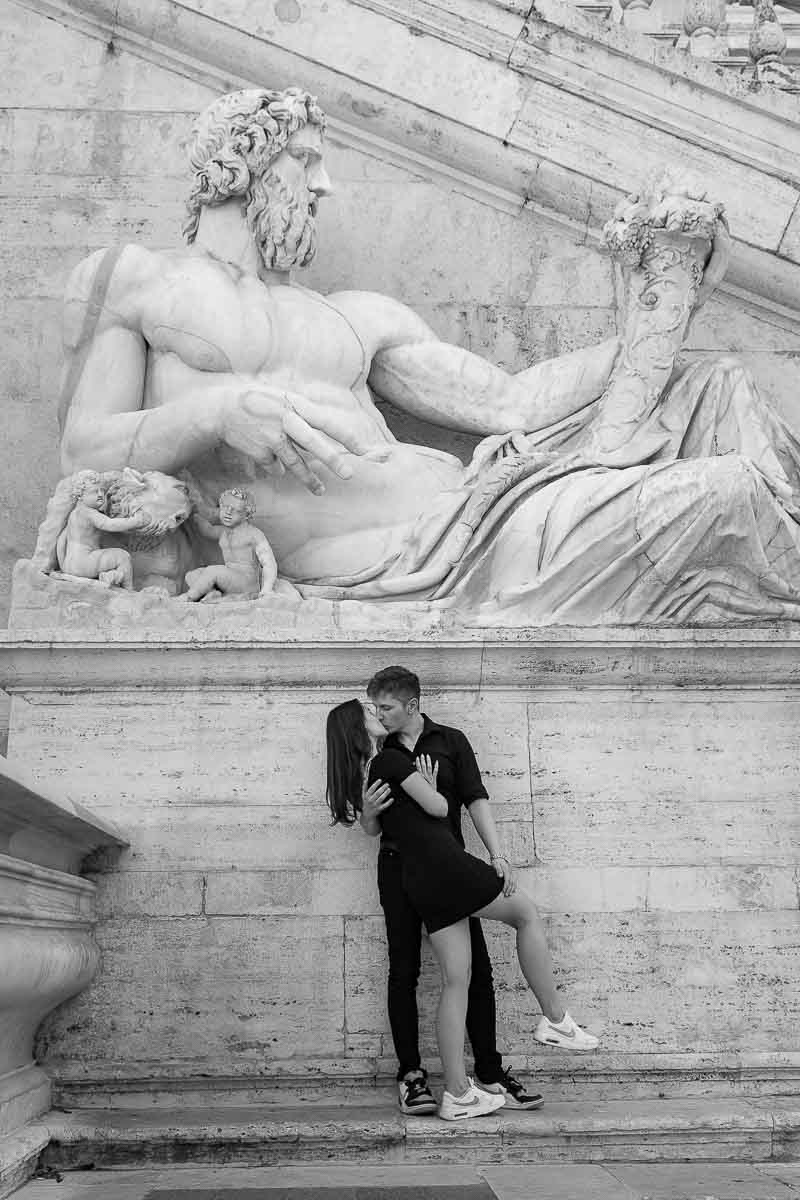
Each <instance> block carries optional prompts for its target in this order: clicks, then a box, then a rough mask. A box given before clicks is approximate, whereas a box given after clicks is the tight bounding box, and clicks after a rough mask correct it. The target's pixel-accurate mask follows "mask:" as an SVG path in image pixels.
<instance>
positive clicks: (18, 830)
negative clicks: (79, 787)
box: [0, 759, 123, 1197]
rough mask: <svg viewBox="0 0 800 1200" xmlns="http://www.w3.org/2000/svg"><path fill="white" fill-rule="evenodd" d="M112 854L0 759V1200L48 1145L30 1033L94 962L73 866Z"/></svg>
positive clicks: (43, 1081) (83, 883) (113, 843)
mask: <svg viewBox="0 0 800 1200" xmlns="http://www.w3.org/2000/svg"><path fill="white" fill-rule="evenodd" d="M42 775H43V773H42V772H40V773H39V777H40V778H41V777H42ZM121 845H123V842H122V839H121V838H120V837H119V835H118V834H117V833H116V832H115V831H114V830H113V829H112V828H111V827H110V826H109V825H108V824H106V823H104V822H102V821H100V822H98V821H95V820H93V819H92V817H91V814H89V813H88V812H87V811H86V810H85V809H83V808H82V807H81V806H79V805H77V804H70V803H67V804H61V803H59V802H58V801H56V800H55V799H53V798H52V796H47V795H45V794H43V792H42V790H41V789H40V788H39V787H36V786H34V785H33V784H32V782H31V779H30V778H29V777H28V776H27V775H26V773H25V772H24V771H23V770H21V769H20V768H19V767H18V766H17V765H16V764H13V763H9V762H6V760H5V759H0V1197H2V1196H6V1195H8V1194H10V1192H11V1191H13V1190H14V1188H15V1187H16V1186H17V1185H18V1184H19V1183H20V1182H21V1181H22V1179H24V1178H25V1177H26V1175H27V1174H28V1173H29V1172H30V1170H31V1169H32V1168H33V1166H34V1165H35V1163H36V1159H37V1157H38V1155H39V1153H40V1151H41V1150H42V1149H43V1148H44V1146H46V1145H47V1142H48V1140H49V1135H48V1132H47V1130H46V1129H45V1128H44V1126H41V1125H39V1126H37V1125H36V1124H35V1121H36V1118H38V1117H41V1116H42V1114H43V1113H45V1112H46V1111H47V1109H48V1108H49V1107H50V1093H51V1084H50V1079H49V1077H48V1075H47V1074H46V1073H45V1072H44V1071H43V1070H42V1069H41V1067H39V1066H37V1065H36V1064H35V1063H34V1061H33V1039H34V1034H35V1033H36V1030H37V1028H38V1026H39V1025H40V1024H41V1021H42V1019H43V1018H44V1017H45V1016H46V1015H47V1014H48V1013H49V1012H51V1011H52V1010H53V1009H54V1008H55V1007H56V1006H57V1005H58V1004H60V1003H61V1002H62V1001H63V1000H66V999H67V998H68V997H70V996H74V995H75V994H76V992H79V991H80V990H81V989H82V988H84V987H86V985H87V984H88V983H89V981H90V979H91V978H92V976H93V975H94V973H95V971H96V970H97V967H98V964H99V960H100V954H99V950H98V947H97V945H96V943H95V941H94V939H93V937H92V932H91V931H92V925H93V923H94V896H95V891H96V888H95V885H94V883H92V882H90V881H89V880H86V879H81V878H79V877H78V875H77V872H78V870H79V867H80V863H81V861H82V860H83V858H85V856H86V855H87V854H89V853H91V852H92V851H94V850H96V849H97V848H99V847H101V846H102V847H107V848H109V849H111V848H114V847H117V848H118V847H120V846H121Z"/></svg>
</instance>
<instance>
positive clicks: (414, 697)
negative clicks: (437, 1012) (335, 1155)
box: [360, 667, 543, 1114]
mask: <svg viewBox="0 0 800 1200" xmlns="http://www.w3.org/2000/svg"><path fill="white" fill-rule="evenodd" d="M367 695H368V696H369V699H370V700H371V701H372V703H373V704H374V705H375V710H376V713H377V716H378V719H379V720H380V722H381V724H382V725H383V727H384V729H385V730H386V733H387V736H386V740H385V742H384V747H385V748H386V747H392V748H393V749H396V750H399V751H401V752H402V753H404V754H407V755H408V757H409V758H411V759H416V758H417V757H418V756H419V755H425V756H427V757H428V758H429V759H430V760H431V762H432V763H434V764H436V766H437V767H438V777H437V782H436V788H437V791H439V792H440V793H441V795H442V796H444V797H445V799H446V800H447V804H448V810H449V811H448V820H449V822H450V826H451V828H452V830H453V833H454V834H455V836H456V838H457V839H458V841H459V842H460V843H461V845H462V846H463V845H464V837H463V834H462V832H461V807H462V805H463V806H465V807H467V808H468V809H469V814H470V817H471V818H472V822H473V824H474V826H475V828H476V829H477V831H478V834H479V836H480V838H481V840H482V841H483V843H484V845H485V846H486V849H487V850H488V852H489V855H490V856H491V861H492V866H493V867H494V869H495V870H496V871H497V874H498V875H500V876H501V877H502V878H503V880H504V886H503V891H504V893H505V894H506V895H507V896H510V895H512V894H513V892H514V890H515V889H516V879H515V877H514V871H513V868H512V867H511V864H510V863H509V862H508V860H507V859H506V858H504V857H503V855H502V854H500V846H499V840H498V836H497V828H496V826H495V823H494V817H493V816H492V810H491V806H490V804H489V797H488V794H487V791H486V789H485V787H484V786H483V781H482V780H481V775H480V771H479V770H478V764H477V762H476V761H475V754H474V752H473V750H472V746H471V745H470V744H469V741H468V740H467V738H466V737H465V735H464V734H463V733H462V732H461V730H459V729H452V728H451V727H450V726H448V725H439V724H438V723H437V722H435V721H432V720H431V719H430V717H428V716H426V715H425V714H424V713H421V712H420V709H419V697H420V686H419V679H418V678H417V676H416V675H414V674H413V672H411V671H407V670H406V669H405V668H404V667H386V668H385V669H384V670H382V671H378V672H377V674H376V675H373V677H372V679H371V680H370V681H369V684H368V685H367ZM387 792H388V790H387V789H382V788H379V787H378V785H373V787H372V788H370V789H369V791H368V792H367V793H366V795H365V797H364V808H363V811H362V813H361V817H360V821H361V826H362V828H363V829H364V830H365V831H366V832H367V833H368V834H370V835H372V836H376V835H377V834H378V833H380V832H381V828H380V821H379V817H380V814H381V813H382V812H383V811H385V809H386V808H388V807H389V805H390V804H392V803H393V801H392V799H391V797H389V798H388V799H387V798H386V796H387ZM378 890H379V893H380V899H381V905H382V907H383V913H384V918H385V920H386V940H387V943H388V948H389V986H388V1001H389V1023H390V1025H391V1029H392V1039H393V1041H394V1046H395V1052H396V1054H397V1058H398V1060H399V1066H398V1071H397V1081H398V1090H399V1093H400V1108H401V1109H402V1111H403V1112H406V1113H414V1114H424V1113H429V1112H435V1111H436V1107H437V1106H436V1102H435V1100H434V1098H433V1096H432V1095H431V1092H430V1089H429V1087H428V1081H427V1074H426V1072H425V1071H424V1070H423V1068H422V1063H421V1059H420V1053H419V1029H418V1014H417V982H418V980H419V971H420V953H421V945H422V921H421V919H420V917H419V914H418V913H417V912H416V910H415V909H414V908H413V906H412V904H411V902H410V900H409V898H408V896H407V895H406V893H405V891H404V889H403V885H402V877H401V866H400V856H399V854H398V851H397V847H396V846H395V845H393V843H392V842H391V840H390V839H389V838H388V837H387V836H386V835H385V834H384V835H382V836H381V848H380V853H379V855H378ZM469 927H470V937H471V942H472V976H471V980H470V986H469V1002H468V1007H467V1033H468V1035H469V1040H470V1045H471V1046H472V1051H473V1054H474V1057H475V1075H476V1077H477V1080H478V1082H479V1083H480V1085H481V1086H482V1087H483V1088H484V1090H485V1091H491V1092H494V1093H502V1094H503V1095H504V1096H505V1100H506V1106H507V1107H510V1108H539V1107H540V1106H541V1105H542V1104H543V1100H542V1097H541V1096H539V1095H535V1094H531V1093H529V1092H527V1091H526V1089H525V1086H524V1085H523V1084H522V1083H521V1082H520V1080H518V1079H516V1078H515V1077H514V1075H512V1073H511V1072H510V1071H508V1070H504V1069H503V1063H502V1059H501V1057H500V1055H499V1054H498V1052H497V1032H496V1021H497V1013H496V1005H495V996H494V983H493V980H492V964H491V961H490V959H489V953H488V951H487V949H486V942H485V940H484V936H483V929H482V928H481V923H480V921H478V920H477V919H476V918H474V917H471V918H470V921H469Z"/></svg>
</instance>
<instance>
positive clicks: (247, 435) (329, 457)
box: [222, 385, 368, 495]
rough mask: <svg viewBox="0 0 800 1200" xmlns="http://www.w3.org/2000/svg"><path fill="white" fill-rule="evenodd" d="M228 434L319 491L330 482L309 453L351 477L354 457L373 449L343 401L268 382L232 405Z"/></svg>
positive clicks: (251, 454) (237, 444) (243, 449)
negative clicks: (351, 423) (353, 425)
mask: <svg viewBox="0 0 800 1200" xmlns="http://www.w3.org/2000/svg"><path fill="white" fill-rule="evenodd" d="M222 437H223V441H225V442H226V443H227V444H228V445H229V446H232V447H233V449H235V450H239V451H241V452H242V453H243V454H247V455H248V456H249V457H250V458H254V459H255V460H256V461H257V462H260V463H264V465H265V466H267V467H269V468H271V469H275V467H276V466H277V464H280V467H278V469H280V468H281V467H282V468H283V469H285V470H287V471H290V472H291V473H292V474H293V475H295V476H296V477H297V478H298V479H299V480H300V482H301V483H303V484H305V486H306V487H307V488H308V489H309V491H312V492H315V493H316V494H317V495H319V494H321V493H322V492H324V490H325V485H324V484H323V482H322V480H321V479H320V477H319V475H318V474H317V472H316V471H315V470H313V469H312V468H311V467H310V466H309V465H308V462H307V461H306V460H307V458H311V459H317V460H318V461H319V462H321V463H323V464H324V465H325V466H326V467H328V469H329V470H331V471H333V473H334V474H335V475H338V476H339V478H340V479H349V478H350V477H351V475H352V474H353V467H352V464H351V462H350V461H349V460H350V459H351V458H352V457H353V455H362V454H364V453H365V452H366V451H367V450H368V446H367V445H365V444H362V441H361V439H360V438H358V436H357V435H355V434H354V433H353V432H352V430H351V429H350V427H349V421H348V417H347V413H346V412H342V410H341V409H340V408H339V407H335V406H332V405H326V404H325V402H324V399H315V398H314V397H313V396H308V395H300V393H298V392H289V391H287V390H286V389H283V388H276V387H272V386H266V385H265V386H264V388H263V389H260V388H259V389H255V388H254V389H251V390H250V391H247V392H244V393H243V394H241V395H238V396H236V397H235V399H234V400H233V401H232V402H231V403H230V404H229V405H228V406H227V408H226V411H225V413H224V415H223V424H222Z"/></svg>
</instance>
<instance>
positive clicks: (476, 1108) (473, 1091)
mask: <svg viewBox="0 0 800 1200" xmlns="http://www.w3.org/2000/svg"><path fill="white" fill-rule="evenodd" d="M467 1083H468V1084H469V1087H468V1088H467V1090H466V1091H465V1092H464V1095H463V1096H453V1095H451V1093H450V1092H445V1093H444V1095H443V1096H442V1103H441V1104H440V1105H439V1116H440V1117H441V1118H442V1120H443V1121H467V1120H469V1118H470V1117H485V1116H487V1115H488V1114H489V1113H493V1112H496V1111H497V1109H498V1108H502V1107H503V1105H504V1104H505V1102H506V1098H505V1096H493V1095H490V1094H489V1092H482V1091H481V1089H480V1088H476V1087H475V1084H474V1083H473V1082H472V1080H471V1079H468V1080H467Z"/></svg>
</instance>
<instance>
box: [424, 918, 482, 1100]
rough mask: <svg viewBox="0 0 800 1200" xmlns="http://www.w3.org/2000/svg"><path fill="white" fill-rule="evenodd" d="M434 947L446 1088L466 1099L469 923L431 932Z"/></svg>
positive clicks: (437, 1030)
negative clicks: (465, 1062) (438, 977)
mask: <svg viewBox="0 0 800 1200" xmlns="http://www.w3.org/2000/svg"><path fill="white" fill-rule="evenodd" d="M430 937H431V945H432V946H433V950H434V953H435V955H436V958H437V959H438V962H439V967H440V969H441V972H442V991H441V994H440V996H439V1008H438V1010H437V1013H436V1037H437V1040H438V1042H439V1055H440V1057H441V1060H442V1071H443V1072H444V1086H445V1088H446V1089H447V1091H448V1092H449V1093H450V1095H451V1096H463V1095H464V1093H465V1092H466V1090H467V1088H468V1087H469V1084H468V1082H467V1073H466V1071H465V1069H464V1029H465V1026H466V1021H467V992H468V991H469V977H470V970H471V965H472V949H471V945H470V939H469V922H468V921H467V920H466V919H464V920H463V921H458V922H456V924H455V925H448V926H447V928H446V929H439V930H437V932H436V933H432V934H431V935H430Z"/></svg>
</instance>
